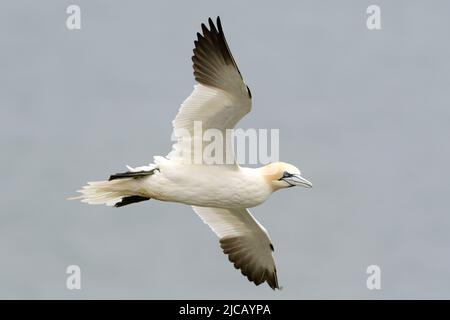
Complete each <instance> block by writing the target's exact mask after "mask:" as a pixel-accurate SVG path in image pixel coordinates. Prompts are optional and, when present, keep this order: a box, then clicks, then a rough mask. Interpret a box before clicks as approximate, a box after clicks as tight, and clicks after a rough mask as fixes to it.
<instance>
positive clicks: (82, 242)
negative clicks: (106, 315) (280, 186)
mask: <svg viewBox="0 0 450 320" xmlns="http://www.w3.org/2000/svg"><path fill="white" fill-rule="evenodd" d="M69 4H77V5H79V6H80V7H81V17H82V30H80V31H69V30H67V29H66V27H65V20H66V17H67V15H66V13H65V11H66V8H67V6H68V5H69ZM370 4H377V5H379V6H380V7H381V15H382V30H380V31H369V30H368V29H367V28H366V8H367V6H368V5H370ZM449 12H450V3H449V2H448V1H433V2H432V3H431V2H426V1H370V2H369V1H356V0H354V1H331V0H330V1H313V0H311V1H282V2H275V1H258V2H256V1H226V2H225V1H220V2H219V1H206V0H205V1H111V0H108V1H87V0H76V1H75V0H74V1H56V0H54V1H31V0H30V1H2V2H1V3H0V144H1V145H0V150H1V155H2V156H1V158H0V161H1V162H0V164H1V168H2V169H1V170H2V174H1V176H2V178H1V182H2V183H1V184H0V194H1V203H2V205H1V209H0V212H1V213H0V298H44V299H46V298H63V299H79V298H138V299H141V298H177V299H181V298H191V299H197V298H210V299H212V298H222V299H229V298H236V299H237V298H246V299H257V298H264V299H278V298H286V299H301V298H302V299H303V298H306V299H310V298H369V299H379V298H450V255H449V244H450V217H449V205H448V201H449V200H448V198H449V194H450V187H449V186H450V184H449V178H450V175H449V172H448V163H450V144H449V142H448V139H449V134H450V129H449V123H450V108H449V107H450V106H449V98H450V92H449V81H450V42H449V41H448V38H449V30H450V19H449ZM217 15H220V16H221V18H222V22H223V25H224V30H225V34H226V36H227V38H228V42H229V45H230V47H231V50H232V52H233V54H234V57H235V59H236V61H237V63H238V65H239V68H240V70H241V72H242V74H243V76H244V78H245V80H246V82H247V84H248V85H249V87H250V88H251V90H252V93H253V97H254V107H253V111H252V113H250V114H249V115H248V116H247V117H246V118H245V119H244V120H243V121H242V122H240V123H239V127H242V128H268V129H270V128H280V143H281V145H280V147H281V150H280V158H281V159H282V160H283V161H286V162H290V163H293V164H295V165H297V166H298V167H300V169H301V170H302V173H303V175H304V176H305V177H306V178H308V179H310V180H311V181H312V182H313V183H314V188H313V189H309V190H307V189H302V188H292V189H289V190H283V191H281V192H278V193H276V194H274V195H273V196H272V197H271V198H270V199H269V200H268V201H267V202H266V203H264V204H263V205H261V206H259V207H257V208H254V209H253V211H252V212H253V213H254V214H255V216H256V217H257V218H258V219H259V220H260V222H261V223H262V224H263V225H264V226H265V227H266V228H267V229H268V231H269V232H270V235H271V237H272V240H273V242H274V246H275V258H276V262H277V268H278V276H279V281H280V284H281V285H282V286H283V287H284V289H283V290H282V291H280V292H273V291H272V290H271V289H270V288H269V287H268V286H267V285H264V286H259V287H255V286H254V285H253V284H252V283H250V282H248V281H247V280H246V279H245V278H243V277H242V275H241V274H240V273H239V272H238V271H237V270H235V269H234V268H233V266H232V265H231V264H230V263H229V262H228V260H227V258H226V257H225V256H224V255H223V254H222V252H221V250H220V248H219V246H218V239H217V238H216V236H215V235H214V234H213V233H212V232H211V231H210V230H209V228H208V227H207V226H206V225H204V224H203V223H202V222H201V221H200V219H199V218H198V217H197V216H196V215H195V214H194V212H193V211H192V210H191V208H190V207H188V206H184V205H179V204H170V203H159V202H157V201H148V202H145V203H141V204H136V205H131V206H128V207H124V208H121V209H114V208H109V207H104V206H88V205H85V204H82V203H80V202H74V201H73V202H70V201H67V200H65V198H66V197H68V196H71V195H73V194H74V191H75V190H76V189H78V188H79V187H80V186H81V185H83V184H84V183H85V182H86V181H92V180H101V179H104V178H106V177H107V176H108V175H109V174H110V173H114V172H118V171H122V170H123V169H124V168H125V167H124V166H125V165H126V164H129V165H132V166H137V165H142V164H147V163H149V162H150V161H152V156H153V155H165V154H167V152H168V151H169V150H170V146H171V141H170V134H171V124H170V121H171V120H172V118H173V117H174V116H175V114H176V112H177V110H178V108H179V105H180V104H181V102H182V101H183V100H184V99H185V98H186V97H187V96H188V95H189V94H190V93H191V91H192V86H193V84H194V80H193V76H192V69H191V60H190V57H191V52H192V48H193V41H194V39H195V34H196V32H197V31H199V30H200V23H202V22H205V21H206V19H207V18H208V17H209V16H212V17H215V16H217ZM71 264H77V265H79V266H80V267H81V270H82V290H80V291H76V290H74V291H69V290H67V289H66V287H65V281H66V277H67V275H66V273H65V270H66V267H67V266H68V265H71ZM371 264H377V265H379V266H380V267H381V270H382V289H381V290H379V291H369V290H368V289H367V288H366V278H367V275H366V273H365V271H366V268H367V266H368V265H371Z"/></svg>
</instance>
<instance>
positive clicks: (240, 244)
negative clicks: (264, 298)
mask: <svg viewBox="0 0 450 320" xmlns="http://www.w3.org/2000/svg"><path fill="white" fill-rule="evenodd" d="M193 209H194V211H195V212H196V213H197V214H198V215H199V216H200V218H201V219H202V220H203V222H205V223H206V224H208V225H209V227H210V228H211V229H212V230H213V231H214V233H215V234H216V235H217V236H218V237H219V238H220V246H221V247H222V249H223V252H224V253H225V254H227V255H228V259H229V260H230V261H231V262H232V263H233V264H234V267H235V268H236V269H241V272H242V274H243V275H244V276H247V278H248V280H250V281H253V282H254V283H255V284H256V285H259V284H261V283H263V282H264V281H267V283H268V284H269V286H270V287H271V288H272V289H274V290H275V289H280V287H279V286H278V279H277V270H276V267H275V261H274V259H273V256H272V251H273V246H272V243H271V241H270V238H269V235H268V233H267V231H266V230H265V229H264V227H263V226H262V225H261V224H260V223H259V222H258V221H257V220H256V219H255V218H254V217H253V216H252V215H251V214H250V212H249V211H248V210H247V209H221V208H206V207H193Z"/></svg>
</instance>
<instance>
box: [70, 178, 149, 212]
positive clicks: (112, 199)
mask: <svg viewBox="0 0 450 320" xmlns="http://www.w3.org/2000/svg"><path fill="white" fill-rule="evenodd" d="M138 183H139V182H138V181H137V180H136V179H130V178H128V179H117V180H111V181H93V182H88V184H87V185H85V186H84V187H82V188H81V189H80V190H78V192H80V193H81V195H79V196H75V197H71V198H68V200H81V202H85V203H88V204H105V205H107V206H116V207H121V206H124V205H127V204H131V203H135V202H140V201H144V200H149V199H150V198H148V197H145V196H142V195H139V192H138V189H139V185H138Z"/></svg>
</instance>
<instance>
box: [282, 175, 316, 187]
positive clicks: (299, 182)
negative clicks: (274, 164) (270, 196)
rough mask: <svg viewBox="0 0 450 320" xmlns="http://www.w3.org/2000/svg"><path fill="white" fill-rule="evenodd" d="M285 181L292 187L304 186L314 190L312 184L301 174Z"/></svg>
mask: <svg viewBox="0 0 450 320" xmlns="http://www.w3.org/2000/svg"><path fill="white" fill-rule="evenodd" d="M283 180H284V181H286V182H287V183H289V184H290V185H292V186H302V187H305V188H312V183H311V182H309V181H308V180H306V179H305V178H303V177H302V176H301V175H299V174H294V175H293V176H291V177H288V178H283Z"/></svg>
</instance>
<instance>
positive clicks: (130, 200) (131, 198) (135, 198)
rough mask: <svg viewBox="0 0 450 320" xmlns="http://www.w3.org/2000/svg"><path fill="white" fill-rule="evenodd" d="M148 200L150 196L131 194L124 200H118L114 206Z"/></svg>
mask: <svg viewBox="0 0 450 320" xmlns="http://www.w3.org/2000/svg"><path fill="white" fill-rule="evenodd" d="M146 200H150V198H148V197H141V196H129V197H123V198H122V201H120V202H117V203H116V204H115V205H114V207H117V208H119V207H123V206H126V205H128V204H132V203H136V202H141V201H146Z"/></svg>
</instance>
